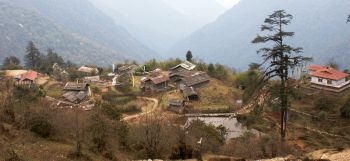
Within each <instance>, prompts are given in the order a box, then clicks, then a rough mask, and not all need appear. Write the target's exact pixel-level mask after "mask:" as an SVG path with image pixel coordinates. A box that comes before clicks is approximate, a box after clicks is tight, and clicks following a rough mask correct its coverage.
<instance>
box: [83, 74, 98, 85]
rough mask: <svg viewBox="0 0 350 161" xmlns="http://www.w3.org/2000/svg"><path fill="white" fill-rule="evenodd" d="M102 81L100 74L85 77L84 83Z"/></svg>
mask: <svg viewBox="0 0 350 161" xmlns="http://www.w3.org/2000/svg"><path fill="white" fill-rule="evenodd" d="M99 81H100V76H91V77H84V83H96V82H99Z"/></svg>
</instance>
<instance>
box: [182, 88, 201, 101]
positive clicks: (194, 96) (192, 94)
mask: <svg viewBox="0 0 350 161" xmlns="http://www.w3.org/2000/svg"><path fill="white" fill-rule="evenodd" d="M182 92H183V96H184V99H185V100H187V101H198V100H199V95H198V93H197V91H196V90H195V89H194V88H193V87H185V88H184V90H183V91H182Z"/></svg>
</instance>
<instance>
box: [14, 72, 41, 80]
mask: <svg viewBox="0 0 350 161" xmlns="http://www.w3.org/2000/svg"><path fill="white" fill-rule="evenodd" d="M37 77H38V73H37V72H36V71H32V70H29V71H28V72H26V73H24V74H21V75H19V76H18V77H16V78H17V79H19V80H20V81H23V80H26V79H28V80H31V81H34V80H35V79H36V78H37Z"/></svg>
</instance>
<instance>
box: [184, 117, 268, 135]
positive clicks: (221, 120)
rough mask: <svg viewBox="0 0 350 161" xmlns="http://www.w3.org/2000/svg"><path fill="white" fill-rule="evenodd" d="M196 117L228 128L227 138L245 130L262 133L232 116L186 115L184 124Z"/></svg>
mask: <svg viewBox="0 0 350 161" xmlns="http://www.w3.org/2000/svg"><path fill="white" fill-rule="evenodd" d="M197 119H199V120H201V121H204V122H205V123H206V124H212V125H214V126H220V125H222V126H224V127H225V128H226V129H228V134H227V136H226V139H228V140H229V139H232V138H237V137H240V136H242V135H243V134H244V133H245V132H251V133H253V134H256V135H261V134H262V133H261V132H259V131H257V130H255V129H247V127H246V126H244V125H242V124H241V123H239V122H238V120H237V119H236V118H234V117H188V119H187V121H186V125H188V124H189V123H191V122H192V121H193V120H197ZM186 125H185V126H186Z"/></svg>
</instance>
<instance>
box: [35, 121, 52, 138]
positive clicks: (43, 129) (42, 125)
mask: <svg viewBox="0 0 350 161" xmlns="http://www.w3.org/2000/svg"><path fill="white" fill-rule="evenodd" d="M30 131H32V132H34V133H36V134H37V135H39V136H41V137H43V138H48V137H49V136H50V134H51V131H52V125H51V123H50V122H49V121H48V119H47V118H45V117H43V116H34V117H33V118H32V119H31V121H30Z"/></svg>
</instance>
